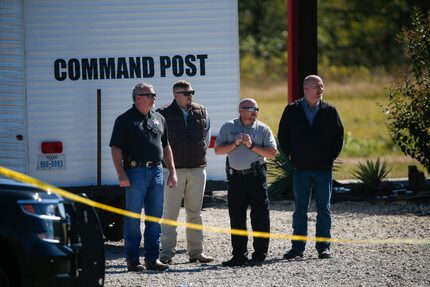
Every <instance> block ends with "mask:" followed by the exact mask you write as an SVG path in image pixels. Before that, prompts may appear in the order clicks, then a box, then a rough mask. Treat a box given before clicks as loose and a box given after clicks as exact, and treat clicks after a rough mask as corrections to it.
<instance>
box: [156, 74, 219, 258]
mask: <svg viewBox="0 0 430 287" xmlns="http://www.w3.org/2000/svg"><path fill="white" fill-rule="evenodd" d="M193 96H194V90H193V87H192V86H191V84H190V83H189V82H187V81H183V80H180V81H177V82H176V83H175V84H174V85H173V97H174V99H173V101H172V103H171V104H169V105H168V106H166V107H163V108H160V109H159V110H158V112H159V113H160V114H162V115H163V117H164V118H165V119H166V121H167V125H168V127H169V143H170V146H171V147H172V152H173V157H174V161H175V167H176V172H177V175H178V185H177V186H176V188H173V189H169V188H165V189H164V208H163V218H164V219H169V220H177V219H178V215H179V211H180V208H181V202H182V200H183V201H184V207H185V214H186V221H187V222H188V223H192V224H197V225H201V224H202V216H201V210H202V204H203V195H204V191H205V185H206V150H207V147H208V145H209V140H210V121H209V117H208V114H207V111H206V108H205V107H204V106H202V105H199V104H197V103H195V102H194V101H193ZM186 237H187V252H188V257H189V261H190V262H200V263H209V262H212V261H213V260H214V258H213V257H211V256H207V255H205V254H204V253H203V231H201V230H196V229H189V228H187V229H186ZM176 238H177V232H176V226H171V225H167V224H163V225H162V226H161V254H160V260H161V262H163V263H166V264H171V263H172V258H173V257H174V256H175V253H176V250H175V248H176Z"/></svg>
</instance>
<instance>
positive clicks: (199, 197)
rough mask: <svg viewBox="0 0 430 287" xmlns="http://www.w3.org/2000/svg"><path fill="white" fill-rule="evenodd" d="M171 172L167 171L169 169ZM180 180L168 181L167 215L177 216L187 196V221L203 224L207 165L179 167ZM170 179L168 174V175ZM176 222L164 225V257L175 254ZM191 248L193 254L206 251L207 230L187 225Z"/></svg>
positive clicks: (177, 171)
mask: <svg viewBox="0 0 430 287" xmlns="http://www.w3.org/2000/svg"><path fill="white" fill-rule="evenodd" d="M165 172H166V173H167V171H166V170H165ZM176 174H177V177H178V184H177V186H176V187H175V188H169V187H168V186H167V185H166V184H165V185H164V206H163V218H166V219H171V220H177V219H178V216H179V211H180V209H181V202H182V198H183V199H184V206H185V215H186V222H188V223H194V224H202V216H201V210H202V204H203V195H204V190H205V185H206V168H180V169H177V170H176ZM164 178H165V179H167V176H165V177H164ZM177 235H178V234H177V231H176V226H171V225H165V224H162V225H161V253H160V258H162V257H168V258H172V257H173V256H175V247H176V240H177ZM186 235H187V251H188V256H189V257H190V258H194V257H196V256H198V255H200V254H201V253H202V252H203V231H202V230H195V229H188V228H187V229H186Z"/></svg>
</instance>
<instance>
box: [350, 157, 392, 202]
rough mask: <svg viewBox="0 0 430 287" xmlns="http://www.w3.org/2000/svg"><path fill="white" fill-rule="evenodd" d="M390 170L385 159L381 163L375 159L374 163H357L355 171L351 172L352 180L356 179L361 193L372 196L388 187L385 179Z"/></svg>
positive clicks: (368, 161)
mask: <svg viewBox="0 0 430 287" xmlns="http://www.w3.org/2000/svg"><path fill="white" fill-rule="evenodd" d="M390 171H391V168H389V167H388V164H387V159H385V160H383V161H381V159H380V158H377V159H376V161H372V160H366V162H365V163H358V166H357V168H356V169H354V170H353V171H352V172H351V175H352V177H353V178H355V179H358V180H359V181H360V182H359V183H358V187H359V189H360V192H361V193H364V194H369V195H370V194H373V193H377V194H378V193H381V191H383V189H386V188H387V187H388V185H387V184H386V181H385V179H386V178H387V175H388V173H389V172H390Z"/></svg>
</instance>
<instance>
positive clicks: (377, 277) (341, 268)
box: [105, 193, 430, 287]
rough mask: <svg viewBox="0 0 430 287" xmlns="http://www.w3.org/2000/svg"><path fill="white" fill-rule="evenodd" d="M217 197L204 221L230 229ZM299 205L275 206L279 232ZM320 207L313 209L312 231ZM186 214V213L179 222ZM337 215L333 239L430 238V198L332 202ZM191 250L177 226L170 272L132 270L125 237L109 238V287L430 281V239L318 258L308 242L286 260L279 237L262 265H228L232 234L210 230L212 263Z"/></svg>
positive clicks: (339, 247) (352, 248) (339, 248)
mask: <svg viewBox="0 0 430 287" xmlns="http://www.w3.org/2000/svg"><path fill="white" fill-rule="evenodd" d="M216 195H217V198H218V200H217V202H218V203H217V204H216V206H214V207H209V208H205V209H204V211H203V212H202V214H203V220H204V224H205V225H208V226H216V227H229V218H228V211H227V206H226V204H225V202H223V201H222V199H220V198H224V197H223V194H222V193H217V194H216ZM293 209H294V207H293V203H292V202H290V201H285V202H279V203H272V204H271V214H270V216H271V225H272V226H271V231H272V232H273V233H283V234H290V233H291V231H292V230H291V220H292V213H293ZM314 211H315V209H314V207H313V206H312V209H311V213H310V216H309V218H310V219H309V220H310V225H309V230H310V235H314V231H315V217H316V213H315V212H314ZM183 215H184V212H183V210H181V215H180V218H179V220H180V221H184V216H183ZM332 216H333V221H332V225H333V228H332V236H333V237H334V238H338V239H354V240H366V239H372V240H374V239H406V238H408V239H430V204H429V203H428V202H427V203H421V204H420V203H414V202H404V201H401V202H389V203H387V202H377V203H369V202H339V203H334V204H333V205H332ZM248 223H249V219H248ZM248 226H249V224H248ZM185 248H186V242H185V232H184V229H183V228H178V244H177V255H176V256H175V257H174V258H173V260H174V264H173V265H171V267H170V269H169V270H168V271H166V272H154V271H145V272H141V273H128V272H126V262H125V260H124V256H123V242H107V243H106V277H105V286H181V287H185V286H193V287H197V286H262V285H263V284H264V285H265V286H267V287H268V286H430V272H429V270H430V245H429V244H427V245H422V244H421V245H418V244H375V243H373V244H372V243H369V244H357V243H355V244H344V243H337V244H333V245H332V252H333V257H332V258H331V259H329V260H319V259H318V258H317V253H316V250H315V248H314V242H309V243H308V245H307V250H306V251H305V254H304V257H303V259H301V260H293V261H287V260H282V255H283V254H284V253H285V251H286V250H288V249H289V248H290V242H289V240H282V239H272V240H271V241H270V247H269V255H268V258H267V260H266V261H265V262H264V264H263V266H261V267H237V268H224V267H222V266H221V262H222V261H225V260H228V259H230V257H231V255H230V253H231V245H230V236H229V235H226V234H217V233H212V232H205V253H206V254H208V255H211V256H214V257H216V261H215V262H213V263H209V264H195V263H188V256H187V254H186V249H185ZM248 248H250V250H251V249H252V239H250V240H249V242H248ZM141 259H142V261H143V258H141Z"/></svg>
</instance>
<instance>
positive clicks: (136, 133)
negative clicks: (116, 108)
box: [109, 83, 177, 271]
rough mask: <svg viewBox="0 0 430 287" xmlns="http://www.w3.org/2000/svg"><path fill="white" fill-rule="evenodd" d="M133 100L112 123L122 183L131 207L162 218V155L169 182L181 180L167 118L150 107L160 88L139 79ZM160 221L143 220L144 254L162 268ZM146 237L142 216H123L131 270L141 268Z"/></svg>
mask: <svg viewBox="0 0 430 287" xmlns="http://www.w3.org/2000/svg"><path fill="white" fill-rule="evenodd" d="M132 98H133V106H132V107H131V108H130V109H129V110H128V111H126V112H125V113H124V114H122V115H120V116H119V117H118V118H117V119H116V121H115V125H114V127H113V131H112V137H111V140H110V144H109V145H110V147H111V152H112V159H113V163H114V166H115V169H116V172H117V174H118V181H119V185H120V186H121V187H125V201H126V203H125V205H126V209H127V210H128V211H131V212H134V213H137V214H141V212H142V208H144V210H145V215H147V216H152V217H156V218H159V217H161V216H162V213H163V167H162V164H161V161H162V160H163V161H164V163H165V164H166V166H167V169H168V170H169V175H168V178H167V186H169V187H170V188H174V187H175V186H176V183H177V179H176V171H175V165H174V162H173V155H172V150H171V149H170V145H169V141H168V135H167V124H166V121H165V120H164V118H163V117H162V116H161V115H160V114H159V113H157V112H153V111H152V108H153V107H154V104H155V98H156V94H155V92H154V87H153V86H152V85H151V84H148V83H139V84H137V85H136V86H135V87H134V89H133V93H132ZM160 230H161V227H160V224H159V223H156V222H150V221H145V233H144V246H143V248H144V249H143V250H144V257H145V267H146V270H155V271H163V270H165V269H167V268H169V266H168V265H166V264H163V263H162V262H160V260H159V259H158V258H159V253H160ZM141 240H142V234H141V230H140V219H137V218H131V217H125V219H124V248H125V257H126V260H127V269H128V271H142V270H144V267H143V265H141V264H140V261H139V247H140V242H141Z"/></svg>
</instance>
